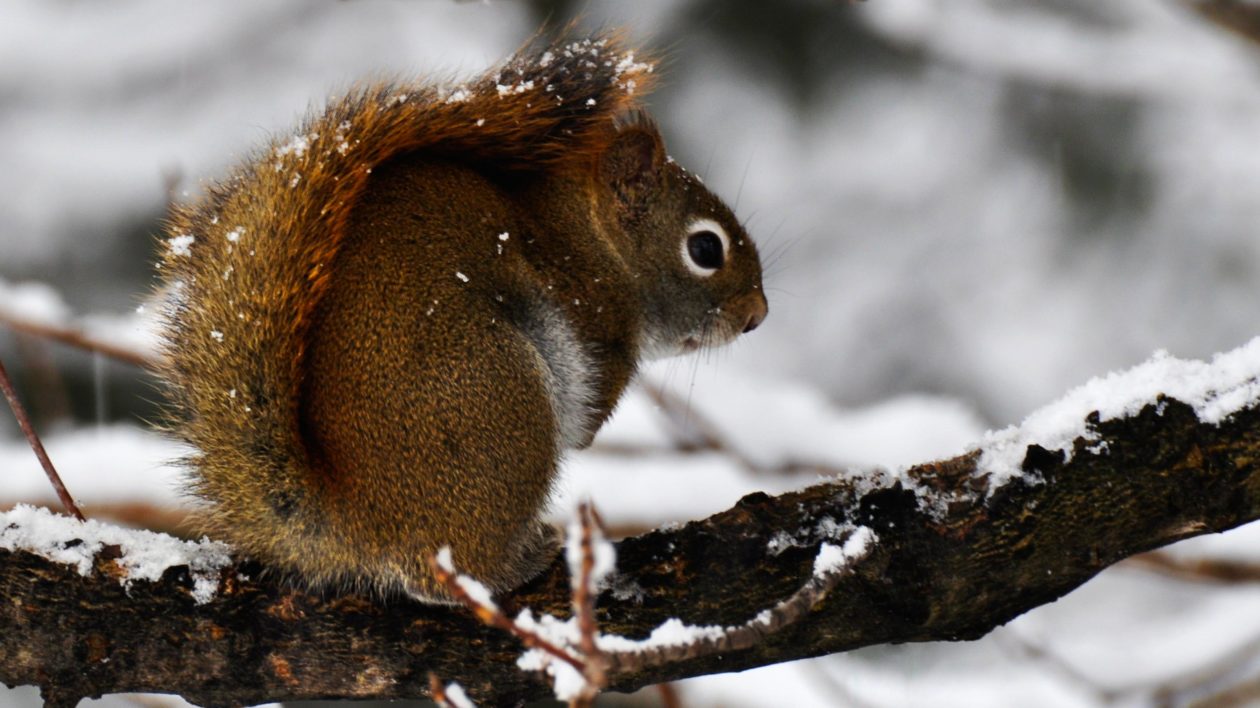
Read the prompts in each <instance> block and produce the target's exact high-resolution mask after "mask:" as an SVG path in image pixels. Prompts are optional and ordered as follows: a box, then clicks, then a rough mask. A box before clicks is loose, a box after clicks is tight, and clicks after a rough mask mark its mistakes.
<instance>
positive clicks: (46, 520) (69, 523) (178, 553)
mask: <svg viewBox="0 0 1260 708" xmlns="http://www.w3.org/2000/svg"><path fill="white" fill-rule="evenodd" d="M107 545H108V546H118V547H120V548H121V549H122V556H121V557H120V558H117V559H116V560H115V561H114V562H115V563H117V564H118V565H119V567H121V568H122V569H123V571H125V577H124V578H123V579H122V583H123V586H124V587H130V586H131V584H132V583H133V582H134V581H136V580H147V581H150V582H152V581H155V580H158V579H160V578H161V577H162V574H163V573H165V572H166V570H167V569H168V568H172V567H175V566H181V565H186V566H188V569H189V571H190V573H191V575H192V579H193V590H192V596H193V599H194V600H196V602H197V604H199V605H201V604H205V603H207V602H209V601H210V600H211V599H212V598H213V597H214V595H215V593H216V592H217V591H218V586H219V579H218V573H219V571H220V570H221V569H223V568H224V567H226V566H227V565H228V564H229V563H230V562H231V560H232V559H231V555H230V553H229V549H228V546H227V545H226V544H224V543H220V542H218V541H211V540H209V539H206V538H203V539H202V540H201V541H197V542H194V541H182V540H180V539H178V538H174V537H173V536H168V535H166V534H162V533H154V532H152V531H140V530H132V529H124V528H121V527H118V526H111V525H109V524H103V523H101V522H99V521H95V520H92V519H88V520H87V521H78V520H76V519H73V518H70V517H68V516H61V515H58V514H53V513H52V512H50V511H49V510H47V509H44V508H41V507H33V506H28V505H26V504H19V505H17V506H16V507H14V508H13V509H12V510H10V511H6V512H3V513H0V548H3V549H4V550H7V551H26V552H28V553H34V554H35V555H38V556H40V557H42V558H46V559H48V560H50V561H52V562H54V563H62V564H65V565H71V566H74V567H75V570H77V571H78V573H79V575H84V576H86V575H88V574H89V573H91V571H92V563H93V561H94V560H95V558H96V554H97V553H98V552H100V550H101V549H102V548H103V547H104V546H107Z"/></svg>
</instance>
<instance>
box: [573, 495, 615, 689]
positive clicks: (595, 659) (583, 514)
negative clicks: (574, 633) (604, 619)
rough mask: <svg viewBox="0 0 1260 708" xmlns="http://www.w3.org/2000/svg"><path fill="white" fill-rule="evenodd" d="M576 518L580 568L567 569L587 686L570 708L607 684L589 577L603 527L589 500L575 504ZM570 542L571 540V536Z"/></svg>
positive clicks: (604, 659)
mask: <svg viewBox="0 0 1260 708" xmlns="http://www.w3.org/2000/svg"><path fill="white" fill-rule="evenodd" d="M578 521H579V523H580V525H581V534H580V536H579V538H578V539H577V542H578V550H579V554H580V556H581V558H580V561H579V567H578V568H571V569H570V572H571V573H572V574H573V614H574V616H575V617H577V623H578V637H579V639H578V648H579V649H580V650H581V651H582V655H583V656H584V657H585V658H586V670H585V671H584V672H582V677H583V678H584V679H586V686H585V687H584V688H583V691H582V694H581V696H579V697H578V698H576V699H574V700H573V701H572V702H571V703H570V705H571V706H573V708H586V707H587V706H590V705H592V704H593V702H594V700H595V696H596V695H598V693H599V692H600V691H601V690H603V689H604V687H605V686H607V685H608V671H607V668H608V661H607V659H606V658H604V653H603V652H602V651H601V650H600V649H599V646H598V645H597V644H596V636H597V635H598V634H599V626H598V624H596V622H595V595H596V593H595V588H594V587H593V586H594V584H595V583H594V579H593V577H592V576H593V575H594V572H595V534H596V532H597V531H599V532H600V536H601V539H600V540H601V541H602V536H603V534H602V529H600V528H598V527H599V525H600V522H601V520H600V518H599V514H598V513H597V512H596V511H595V508H594V506H593V505H592V504H591V503H590V502H582V503H581V504H579V505H578ZM569 542H570V543H572V542H573V539H570V540H569ZM574 571H576V572H574Z"/></svg>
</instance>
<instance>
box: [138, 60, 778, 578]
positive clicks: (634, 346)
mask: <svg viewBox="0 0 1260 708" xmlns="http://www.w3.org/2000/svg"><path fill="white" fill-rule="evenodd" d="M629 57H630V55H629V54H628V53H627V52H625V51H624V50H622V49H621V48H620V47H619V44H618V42H617V40H616V39H615V37H612V36H601V37H595V38H592V39H589V40H584V41H578V42H557V43H555V44H552V45H549V46H537V47H534V48H532V49H529V50H526V51H525V52H523V53H522V54H521V55H520V56H518V57H517V58H514V59H512V60H509V61H508V62H507V63H506V64H505V65H504V66H503V67H501V68H500V69H499V70H497V71H492V72H490V73H488V74H486V75H484V76H482V77H480V78H479V79H477V80H475V81H473V82H470V83H469V84H467V86H466V87H460V86H458V85H452V86H448V87H439V86H435V85H433V84H428V83H422V84H417V85H399V84H386V85H375V86H370V87H367V88H365V89H362V90H359V91H355V92H353V93H352V94H351V95H349V96H347V97H345V98H342V99H340V100H337V101H334V102H333V103H332V104H331V105H330V106H329V107H328V108H327V109H326V110H325V111H324V112H323V113H321V114H320V115H318V116H315V117H313V118H311V119H308V120H307V121H306V122H305V123H304V124H303V125H302V127H301V128H300V129H299V130H298V131H297V133H296V134H295V135H293V136H290V137H281V138H278V139H276V140H275V141H273V142H272V143H271V145H269V146H268V147H267V148H266V149H265V150H263V151H262V152H260V153H258V154H257V155H256V156H255V158H254V159H253V160H251V161H250V162H249V163H248V164H246V165H245V166H244V167H242V168H240V169H239V170H238V171H237V172H236V173H235V174H234V175H232V176H231V177H230V178H229V179H227V180H225V181H224V182H222V183H221V184H218V185H214V186H212V187H211V188H210V189H209V190H208V195H207V197H206V198H205V199H203V200H202V201H201V202H200V203H199V204H196V205H193V206H191V207H187V208H184V209H182V210H180V212H179V213H178V214H177V215H176V216H175V218H174V220H173V223H172V224H171V227H170V232H169V234H170V240H169V241H168V248H167V252H166V254H165V257H164V260H163V262H162V263H161V266H160V267H161V269H162V271H163V273H164V280H165V285H166V287H167V288H168V290H169V293H168V296H169V297H170V299H171V307H170V311H169V313H168V324H167V328H166V335H167V347H168V352H167V354H168V356H167V361H168V364H167V370H166V372H165V373H166V377H167V379H168V380H169V382H170V383H171V388H172V393H173V398H174V400H175V402H176V408H177V410H176V413H177V414H178V417H179V419H180V420H179V422H178V423H176V424H175V425H174V426H173V428H174V430H175V431H176V432H177V434H179V435H180V436H181V437H182V438H184V439H185V440H186V441H188V442H189V443H190V444H191V445H192V447H193V448H194V449H195V453H194V454H193V455H192V457H191V458H190V460H189V467H190V471H191V474H190V489H191V490H192V491H193V492H194V493H195V494H196V495H197V496H199V497H200V498H201V499H203V500H204V501H205V502H206V503H207V509H206V518H207V520H208V523H209V525H210V527H211V529H212V530H214V531H215V532H216V533H218V534H220V535H222V536H225V537H226V538H228V539H229V540H231V541H233V542H234V543H236V544H237V545H239V546H240V547H242V548H243V549H244V550H245V551H247V552H248V553H250V554H252V555H255V556H257V557H259V558H260V559H262V560H264V561H266V562H268V563H269V564H271V565H272V566H275V567H278V568H283V569H290V570H294V571H296V572H297V575H298V576H299V577H300V578H301V579H302V580H303V581H305V582H307V583H309V584H311V585H315V586H330V585H331V586H338V587H362V588H370V589H374V590H377V591H382V592H392V591H397V590H401V591H405V592H408V593H411V594H412V595H415V596H417V597H422V598H425V599H429V600H438V601H440V600H442V599H443V598H444V594H443V593H442V591H441V589H440V588H438V587H436V586H435V585H434V583H433V581H432V580H431V578H430V576H429V574H428V571H427V569H426V567H425V562H424V560H425V558H426V557H427V555H428V554H430V553H433V552H435V551H437V550H438V548H439V547H441V546H443V545H449V546H451V547H452V549H453V552H454V556H455V560H456V562H457V564H459V565H460V566H461V567H463V568H467V569H469V570H470V571H472V572H473V573H474V574H475V575H477V576H479V577H481V578H482V579H483V580H485V581H486V582H487V583H488V584H489V585H490V586H491V587H492V588H494V589H506V588H509V587H512V586H514V585H517V584H519V583H521V582H523V581H524V580H526V579H528V578H529V577H531V576H532V575H533V574H535V573H536V572H537V571H538V570H539V569H541V567H543V565H545V563H546V562H547V560H548V559H549V557H550V553H551V552H552V550H551V549H552V548H553V547H554V541H553V540H552V539H551V532H550V530H549V529H548V528H546V527H544V526H543V525H542V524H541V522H539V521H538V516H539V513H540V511H541V509H542V508H543V506H544V505H545V503H546V498H547V496H548V494H549V493H550V490H551V486H552V482H553V480H554V478H555V473H556V467H557V461H558V459H559V455H560V453H561V452H562V450H561V448H562V447H563V445H562V442H563V440H562V439H561V437H562V436H561V435H560V432H559V431H560V429H561V427H562V426H561V420H560V419H559V418H560V417H561V416H559V412H558V411H557V409H556V405H558V404H556V403H555V400H556V399H555V394H554V392H555V390H556V386H557V385H558V384H557V382H559V383H564V382H566V381H570V382H571V381H574V380H576V381H579V382H586V383H589V386H578V387H576V388H575V389H574V390H576V391H577V392H578V394H581V396H586V397H587V398H589V400H586V398H583V399H581V400H582V401H583V406H584V408H583V410H586V409H587V408H589V424H587V422H586V421H583V425H582V432H583V433H584V434H585V433H587V432H589V434H592V435H593V433H594V430H595V428H597V427H598V425H599V424H600V423H602V421H603V420H604V419H606V418H607V416H608V415H609V414H610V413H611V411H612V408H613V406H614V405H615V403H616V400H617V398H618V397H619V395H620V393H621V391H622V390H623V389H624V387H625V385H626V383H627V382H628V381H629V379H630V377H631V376H632V375H633V373H634V368H635V365H636V362H637V360H638V356H639V345H640V340H641V337H642V336H643V335H642V333H643V332H645V331H647V330H648V329H650V330H651V331H652V332H658V331H660V332H665V331H668V332H671V333H672V332H673V331H674V330H678V331H680V332H681V331H683V330H684V329H687V330H688V331H693V330H694V331H699V332H701V333H702V334H703V336H702V337H701V338H702V339H704V338H706V337H710V336H711V338H712V342H709V341H704V342H701V343H702V344H708V343H720V342H722V341H726V340H728V339H730V338H732V337H733V336H734V335H735V334H738V331H739V330H740V329H741V328H743V327H744V326H745V324H746V323H751V324H752V326H755V324H756V323H757V322H759V321H760V318H761V317H763V316H764V313H765V300H764V297H763V296H762V295H761V293H760V267H759V265H758V264H757V258H756V251H755V249H753V247H752V244H751V241H749V240H748V239H747V238H746V234H744V233H743V230H742V229H741V228H740V227H739V224H738V222H736V221H735V220H734V217H733V216H732V215H730V212H729V210H728V209H726V208H725V206H724V205H721V203H720V202H719V201H718V200H717V199H716V198H715V197H712V195H710V194H709V193H708V192H707V191H706V190H704V189H703V187H701V186H700V185H699V184H698V182H695V181H694V180H692V179H691V178H690V177H689V176H688V175H687V174H686V173H685V171H683V170H681V169H680V168H677V167H676V166H673V165H672V164H670V163H667V162H666V161H665V159H664V150H663V147H661V145H660V140H659V136H658V135H657V133H656V131H655V128H654V127H652V126H651V125H650V123H647V122H646V119H644V118H642V117H639V118H636V119H634V120H632V121H631V122H630V124H629V125H624V126H621V127H615V126H614V118H617V117H620V116H625V115H628V114H629V113H630V111H631V109H632V108H634V103H633V102H634V100H635V97H636V95H638V93H641V92H642V91H643V90H644V89H646V88H647V81H646V80H647V79H648V78H649V73H650V72H649V70H648V69H646V68H645V67H644V66H643V65H640V64H635V63H634V60H633V59H632V58H629ZM635 89H637V92H636V91H635ZM699 212H703V213H704V214H706V215H709V214H712V215H714V216H715V218H718V219H720V220H721V221H722V223H723V224H724V226H725V228H726V230H727V231H728V232H729V233H730V234H731V236H732V239H733V240H737V241H738V242H739V246H738V247H736V246H732V252H731V263H730V267H728V268H725V269H724V270H721V271H718V273H716V274H715V275H713V276H712V277H711V278H710V279H708V280H706V281H704V282H703V283H701V284H700V285H699V287H695V286H694V285H693V284H687V283H681V282H676V281H680V280H681V278H682V276H680V275H678V273H676V272H674V271H671V270H668V269H664V270H663V269H662V266H661V264H656V263H643V262H641V261H642V260H644V259H646V258H656V259H659V258H672V257H673V256H672V255H670V254H674V253H676V252H677V250H678V246H677V243H675V242H673V241H672V240H671V242H670V243H669V244H659V245H658V244H655V243H654V241H656V240H659V239H653V235H654V234H657V233H671V234H672V233H676V232H678V231H679V229H682V228H685V222H686V220H687V219H688V218H691V217H692V216H694V214H696V213H699ZM680 224H684V226H680ZM504 232H506V233H508V234H509V237H508V240H507V241H501V240H500V239H499V238H498V234H500V233H504ZM189 237H191V242H189ZM670 238H671V239H675V238H676V237H675V236H670ZM646 254H651V255H650V256H649V255H646ZM675 270H677V269H675ZM692 279H693V280H694V278H692ZM687 288H691V289H692V290H694V292H692V291H690V290H689V291H686V292H684V291H683V290H685V289H687ZM665 291H669V292H665ZM671 293H672V294H671ZM674 298H687V299H690V300H694V301H695V302H692V303H686V304H687V307H683V308H675V307H674V306H673V305H670V304H669V301H670V300H671V299H674ZM697 308H699V309H697ZM715 310H716V313H715V312H714V311H715ZM677 313H685V314H686V315H687V317H690V318H691V319H688V320H686V321H684V320H682V319H678V318H679V317H681V314H677ZM667 320H668V321H667ZM555 322H563V323H564V324H565V327H563V328H561V329H560V330H559V331H562V332H566V331H569V330H571V331H572V333H573V335H574V336H575V337H576V339H577V341H578V342H580V344H581V347H580V351H581V352H583V357H582V358H580V360H581V361H582V362H584V364H585V366H586V367H587V368H589V369H590V370H589V371H583V372H579V373H580V374H581V375H579V376H577V377H576V378H574V376H573V375H572V372H569V373H565V371H563V370H562V371H556V370H554V363H552V364H550V365H549V362H552V359H549V358H548V357H549V356H551V355H550V354H549V353H548V352H549V351H551V349H552V347H551V346H550V344H549V340H548V339H547V337H548V336H551V333H554V332H555V331H557V329H556V327H555V326H554V323H555ZM701 325H703V326H702V327H701ZM645 328H646V329H645ZM688 328H689V329H688ZM697 328H698V329H697ZM710 333H711V335H710ZM669 336H671V337H672V336H673V334H670V335H669ZM693 338H694V337H693ZM561 350H563V347H562V348H561ZM562 363H563V362H562ZM588 379H589V380H588ZM587 389H589V391H588V390H587ZM570 418H572V416H569V417H566V418H565V420H569V419H570ZM587 427H589V431H587V430H586V428H587ZM586 439H587V440H588V439H589V436H587V437H586ZM585 441H586V440H582V441H580V442H579V443H577V444H582V443H584V442H585Z"/></svg>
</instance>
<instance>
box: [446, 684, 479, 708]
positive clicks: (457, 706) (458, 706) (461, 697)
mask: <svg viewBox="0 0 1260 708" xmlns="http://www.w3.org/2000/svg"><path fill="white" fill-rule="evenodd" d="M446 702H447V703H450V704H451V706H453V708H474V704H473V702H472V699H470V698H469V697H468V694H467V693H465V692H464V687H463V686H461V685H459V684H458V683H455V682H454V681H452V682H451V683H448V684H446Z"/></svg>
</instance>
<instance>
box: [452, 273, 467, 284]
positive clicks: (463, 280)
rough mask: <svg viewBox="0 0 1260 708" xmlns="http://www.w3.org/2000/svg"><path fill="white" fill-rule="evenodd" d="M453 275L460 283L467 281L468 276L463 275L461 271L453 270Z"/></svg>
mask: <svg viewBox="0 0 1260 708" xmlns="http://www.w3.org/2000/svg"><path fill="white" fill-rule="evenodd" d="M455 277H456V278H459V282H461V283H467V282H468V276H466V275H464V274H463V273H461V272H460V271H455Z"/></svg>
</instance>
